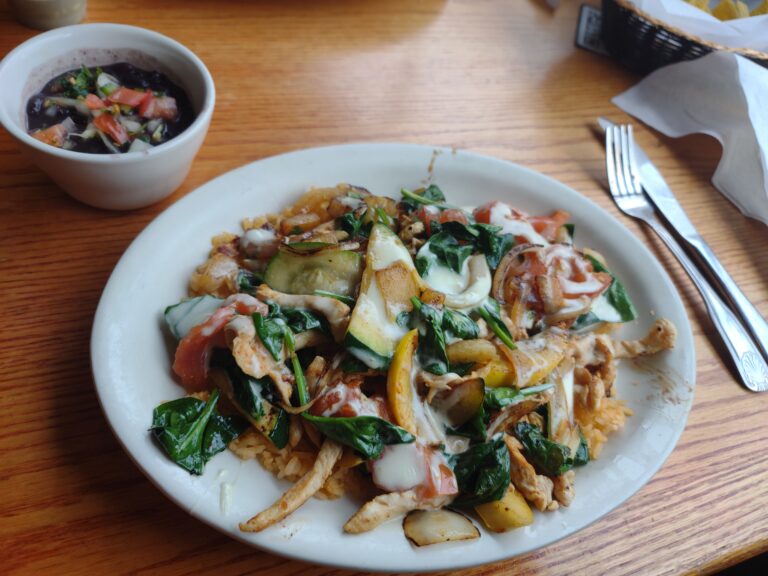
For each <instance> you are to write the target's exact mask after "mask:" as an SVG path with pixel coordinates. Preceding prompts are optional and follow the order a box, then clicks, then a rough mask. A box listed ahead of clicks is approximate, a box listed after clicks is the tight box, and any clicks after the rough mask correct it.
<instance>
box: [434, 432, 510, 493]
mask: <svg viewBox="0 0 768 576" xmlns="http://www.w3.org/2000/svg"><path fill="white" fill-rule="evenodd" d="M449 463H450V464H451V466H452V467H453V472H454V474H456V481H457V483H458V485H459V495H458V496H457V497H456V499H455V500H454V501H453V503H454V504H455V505H457V506H460V507H470V506H476V505H478V504H483V503H485V502H493V501H495V500H499V499H501V498H502V497H503V496H504V494H506V492H507V488H508V487H509V482H510V478H509V468H510V462H509V451H508V450H507V446H506V444H505V443H504V440H503V439H502V437H501V436H500V435H499V436H497V437H496V438H495V439H493V440H491V441H490V442H486V443H485V444H476V445H474V446H472V447H470V449H469V450H467V451H466V452H463V453H462V454H456V455H454V456H451V457H450V458H449Z"/></svg>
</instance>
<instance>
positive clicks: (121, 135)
mask: <svg viewBox="0 0 768 576" xmlns="http://www.w3.org/2000/svg"><path fill="white" fill-rule="evenodd" d="M93 125H94V126H96V128H98V129H99V130H101V131H102V132H104V134H106V135H107V136H109V137H110V138H112V140H114V141H115V142H117V143H118V144H121V145H122V144H125V143H126V142H128V133H127V132H126V131H125V128H123V126H122V124H120V122H118V121H117V119H116V118H115V117H114V116H112V114H109V113H107V112H104V113H102V114H99V115H98V116H96V117H94V119H93Z"/></svg>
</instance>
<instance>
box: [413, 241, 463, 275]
mask: <svg viewBox="0 0 768 576" xmlns="http://www.w3.org/2000/svg"><path fill="white" fill-rule="evenodd" d="M426 246H427V249H428V250H430V251H431V252H432V253H433V254H434V255H435V256H437V259H438V261H440V262H441V263H443V264H445V266H447V267H448V268H450V269H451V270H453V271H454V272H456V273H457V274H461V270H462V267H463V266H464V262H465V261H466V260H467V258H469V257H470V256H471V255H472V252H473V251H474V246H473V245H472V244H459V241H458V240H456V238H454V237H453V236H451V235H450V234H449V233H448V232H438V233H437V234H433V235H432V236H431V237H430V239H429V241H428V242H427V245H426ZM425 259H426V258H425V257H424V256H423V255H420V256H418V257H417V258H416V270H417V271H418V272H419V274H421V275H423V274H422V268H425V265H424V263H423V262H422V263H421V264H420V263H419V260H425ZM428 270H429V266H428V265H427V266H426V268H425V269H424V273H426V272H427V271H428Z"/></svg>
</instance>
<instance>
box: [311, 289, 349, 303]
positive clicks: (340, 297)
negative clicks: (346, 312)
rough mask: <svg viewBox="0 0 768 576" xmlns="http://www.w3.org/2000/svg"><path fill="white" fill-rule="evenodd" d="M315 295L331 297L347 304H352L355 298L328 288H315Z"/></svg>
mask: <svg viewBox="0 0 768 576" xmlns="http://www.w3.org/2000/svg"><path fill="white" fill-rule="evenodd" d="M315 296H325V297H326V298H333V299H334V300H338V301H339V302H343V303H344V304H346V305H347V306H354V305H355V299H354V298H352V297H351V296H344V294H336V292H330V291H329V290H315Z"/></svg>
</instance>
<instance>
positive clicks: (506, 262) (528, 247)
mask: <svg viewBox="0 0 768 576" xmlns="http://www.w3.org/2000/svg"><path fill="white" fill-rule="evenodd" d="M540 249H541V246H537V245H536V244H518V245H517V246H515V247H514V248H512V250H510V251H509V252H507V254H506V255H505V256H504V258H502V259H501V262H499V267H498V268H496V272H495V273H494V275H493V285H492V286H491V296H493V297H494V298H495V299H496V300H498V301H499V302H506V299H505V297H504V285H505V284H506V280H507V275H508V273H509V269H510V268H511V267H512V265H513V264H516V263H517V258H518V256H520V255H521V254H524V253H525V252H531V251H534V250H540Z"/></svg>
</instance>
